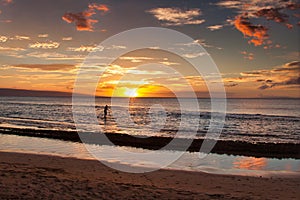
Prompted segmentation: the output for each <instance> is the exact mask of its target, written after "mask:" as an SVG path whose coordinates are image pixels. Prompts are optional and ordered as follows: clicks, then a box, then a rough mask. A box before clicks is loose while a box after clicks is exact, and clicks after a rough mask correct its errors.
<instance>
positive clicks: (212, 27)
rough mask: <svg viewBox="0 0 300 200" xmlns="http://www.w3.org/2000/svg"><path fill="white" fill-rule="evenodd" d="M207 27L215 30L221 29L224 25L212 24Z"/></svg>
mask: <svg viewBox="0 0 300 200" xmlns="http://www.w3.org/2000/svg"><path fill="white" fill-rule="evenodd" d="M206 28H208V29H209V30H211V31H215V30H219V29H221V28H223V25H212V26H208V27H206Z"/></svg>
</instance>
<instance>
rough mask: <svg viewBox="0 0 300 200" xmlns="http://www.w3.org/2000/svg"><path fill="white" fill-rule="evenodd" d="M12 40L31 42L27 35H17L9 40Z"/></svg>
mask: <svg viewBox="0 0 300 200" xmlns="http://www.w3.org/2000/svg"><path fill="white" fill-rule="evenodd" d="M9 39H10V40H30V37H29V36H25V35H16V36H14V37H11V38H9Z"/></svg>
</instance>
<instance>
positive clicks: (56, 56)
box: [26, 52, 84, 60]
mask: <svg viewBox="0 0 300 200" xmlns="http://www.w3.org/2000/svg"><path fill="white" fill-rule="evenodd" d="M26 55H27V56H30V57H34V58H42V59H46V60H83V59H84V56H78V55H77V56H76V55H66V54H61V53H56V52H31V53H28V54H26Z"/></svg>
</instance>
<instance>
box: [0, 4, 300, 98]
mask: <svg viewBox="0 0 300 200" xmlns="http://www.w3.org/2000/svg"><path fill="white" fill-rule="evenodd" d="M296 2H297V1H293V0H266V1H263V0H261V1H260V0H241V1H234V0H213V1H202V0H190V1H188V0H184V1H183V0H180V1H179V0H164V1H162V0H160V1H158V0H101V1H88V0H51V1H50V0H0V88H15V89H29V90H47V91H63V92H72V90H73V87H74V86H73V84H74V81H75V79H76V74H77V72H78V69H79V67H80V66H81V64H82V62H83V61H84V59H85V58H86V56H87V55H88V54H89V53H90V52H93V51H97V50H99V49H97V48H96V47H97V46H98V44H99V43H101V42H102V41H103V40H105V39H107V38H109V37H110V36H112V35H115V34H117V33H120V32H122V31H125V30H128V29H133V28H139V27H164V28H169V29H173V30H177V31H179V32H182V33H184V34H186V35H188V36H190V37H191V38H193V39H194V41H195V43H199V44H201V45H202V46H203V47H204V48H205V49H206V51H207V52H208V54H209V55H210V56H211V57H212V59H213V60H214V61H215V63H216V65H217V66H218V68H219V71H220V72H221V75H222V78H223V82H224V85H225V89H226V92H227V96H228V97H231V98H261V97H262V98H270V97H293V98H295V97H298V98H299V97H300V92H299V91H300V90H299V85H300V64H299V18H300V15H299V10H300V5H299V4H297V3H296ZM144 39H145V40H147V36H145V38H144ZM113 48H115V49H118V48H120V49H126V48H127V47H126V46H118V45H117V44H116V46H113ZM193 56H202V55H201V54H198V55H197V54H193V55H182V57H183V58H179V57H176V56H174V55H169V54H167V53H166V52H162V51H160V50H159V49H154V48H153V49H145V50H141V51H136V52H131V53H128V54H126V55H123V56H122V57H120V58H119V59H118V60H116V61H115V62H114V63H113V64H112V65H110V66H109V67H108V68H107V71H106V73H105V74H104V75H103V77H102V79H101V81H100V82H99V84H98V88H97V95H101V96H110V95H112V94H113V92H115V93H116V94H117V95H118V96H140V97H142V96H172V94H171V91H170V90H169V89H168V88H167V86H168V85H169V86H171V85H172V86H173V87H176V90H177V91H176V92H179V93H181V94H183V96H184V94H185V92H186V86H185V85H184V84H183V83H182V82H180V81H179V78H178V77H176V76H173V74H170V73H169V72H168V69H164V68H163V67H160V70H151V69H141V68H139V67H138V66H139V65H142V64H147V63H158V64H162V65H165V66H168V67H170V68H173V69H175V70H176V71H180V72H181V71H183V72H184V73H183V74H184V76H185V79H186V80H187V81H188V83H190V84H191V85H192V87H193V88H194V90H195V92H196V93H197V95H198V96H199V97H207V89H206V87H205V83H204V82H203V80H202V79H201V77H199V75H197V74H195V73H193V72H192V71H188V70H186V69H188V68H189V67H188V64H187V63H186V62H185V61H184V57H193ZM150 68H151V66H150ZM124 69H126V70H129V71H127V74H129V75H128V76H127V79H126V80H125V79H124V80H122V81H121V82H119V84H118V80H119V79H120V78H122V76H123V75H124V74H125V71H126V70H125V71H124ZM155 69H157V67H156V68H155ZM117 84H118V86H117V87H116V85H117ZM162 85H164V86H162ZM137 87H138V88H137ZM114 90H115V91H114ZM186 95H187V96H188V94H186Z"/></svg>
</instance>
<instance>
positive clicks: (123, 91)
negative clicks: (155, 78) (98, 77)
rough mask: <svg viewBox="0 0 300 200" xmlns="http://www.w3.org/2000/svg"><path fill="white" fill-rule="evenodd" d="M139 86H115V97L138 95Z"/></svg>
mask: <svg viewBox="0 0 300 200" xmlns="http://www.w3.org/2000/svg"><path fill="white" fill-rule="evenodd" d="M137 90H138V89H137V88H127V87H119V88H115V90H114V91H113V95H112V96H114V97H137V96H138V91H137Z"/></svg>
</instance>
